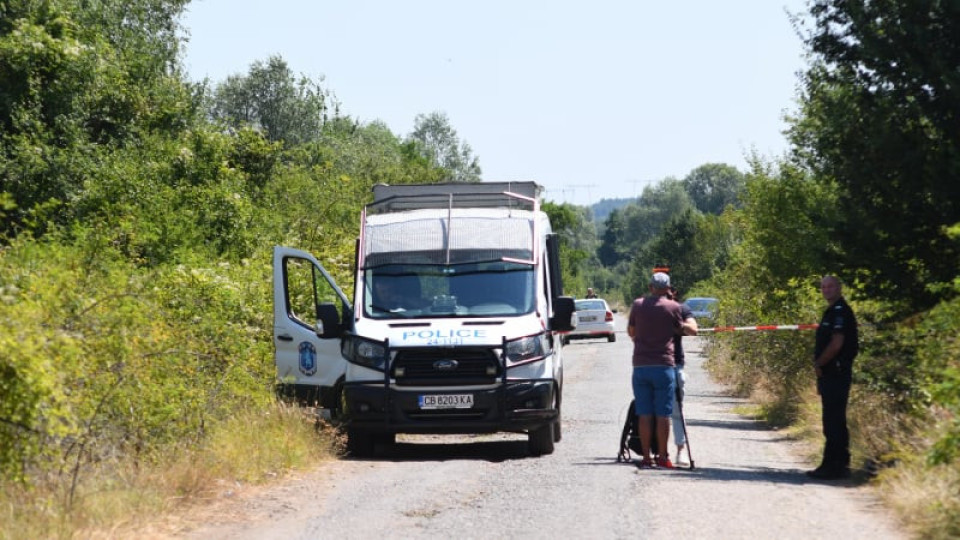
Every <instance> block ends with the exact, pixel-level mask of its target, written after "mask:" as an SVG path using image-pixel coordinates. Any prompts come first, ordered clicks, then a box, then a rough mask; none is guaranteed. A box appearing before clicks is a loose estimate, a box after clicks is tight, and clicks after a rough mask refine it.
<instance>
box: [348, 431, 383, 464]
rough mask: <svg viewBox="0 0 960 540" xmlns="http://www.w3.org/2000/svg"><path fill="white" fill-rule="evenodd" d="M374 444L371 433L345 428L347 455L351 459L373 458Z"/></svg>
mask: <svg viewBox="0 0 960 540" xmlns="http://www.w3.org/2000/svg"><path fill="white" fill-rule="evenodd" d="M375 442H376V441H375V438H374V436H373V434H372V433H370V432H366V431H360V430H357V429H350V428H347V454H348V455H350V456H351V457H357V458H364V457H371V456H373V451H374V444H375Z"/></svg>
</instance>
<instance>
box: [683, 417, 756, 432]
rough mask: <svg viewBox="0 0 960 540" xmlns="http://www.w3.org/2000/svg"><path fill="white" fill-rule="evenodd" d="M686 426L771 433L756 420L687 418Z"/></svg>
mask: <svg viewBox="0 0 960 540" xmlns="http://www.w3.org/2000/svg"><path fill="white" fill-rule="evenodd" d="M687 426H688V427H691V426H695V427H710V428H717V429H735V430H737V431H773V430H771V429H770V428H769V427H768V426H767V425H766V424H764V423H763V422H758V421H756V420H698V419H695V418H688V419H687Z"/></svg>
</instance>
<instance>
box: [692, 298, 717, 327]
mask: <svg viewBox="0 0 960 540" xmlns="http://www.w3.org/2000/svg"><path fill="white" fill-rule="evenodd" d="M683 303H684V304H686V305H687V307H688V308H690V311H691V312H693V318H695V319H697V322H698V323H700V324H708V325H712V324H714V323H715V322H716V319H717V305H718V304H719V303H720V301H719V300H717V299H716V298H711V297H695V298H687V299H686V300H685V301H684V302H683Z"/></svg>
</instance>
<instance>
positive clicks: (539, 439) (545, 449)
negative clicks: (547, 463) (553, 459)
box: [527, 422, 553, 456]
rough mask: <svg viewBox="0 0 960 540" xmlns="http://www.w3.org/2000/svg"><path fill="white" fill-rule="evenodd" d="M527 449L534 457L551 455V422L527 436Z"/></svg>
mask: <svg viewBox="0 0 960 540" xmlns="http://www.w3.org/2000/svg"><path fill="white" fill-rule="evenodd" d="M527 449H528V450H529V451H530V453H531V454H533V455H535V456H542V455H545V454H552V453H553V422H551V423H549V424H546V425H544V426H542V427H539V428H537V429H531V430H530V432H529V433H528V434H527Z"/></svg>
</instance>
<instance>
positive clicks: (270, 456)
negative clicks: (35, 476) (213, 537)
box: [0, 404, 339, 540]
mask: <svg viewBox="0 0 960 540" xmlns="http://www.w3.org/2000/svg"><path fill="white" fill-rule="evenodd" d="M324 426H325V425H324ZM338 451H339V442H338V440H337V437H336V434H335V432H334V430H333V429H332V428H329V427H318V424H317V423H316V421H315V419H314V416H313V415H311V414H309V410H307V409H299V408H296V407H290V406H285V405H282V404H277V405H275V406H272V407H269V408H267V409H265V410H258V411H254V410H251V411H246V412H243V413H241V414H238V415H237V416H236V417H234V418H232V419H230V420H228V421H226V422H223V423H222V424H220V425H218V426H216V427H215V428H213V429H212V430H211V433H210V436H209V437H208V439H207V440H206V441H205V442H204V443H203V444H202V445H198V446H194V447H191V446H188V445H182V446H181V447H180V448H174V449H169V450H167V451H166V452H165V453H164V454H163V455H157V456H154V457H153V458H152V459H149V460H147V459H141V460H140V461H139V462H133V461H132V460H128V461H116V462H113V463H103V462H101V463H99V464H97V465H96V467H95V469H94V468H91V469H89V470H86V471H84V472H83V475H82V477H81V481H80V482H79V483H78V484H77V487H76V489H75V491H74V493H73V496H72V497H70V485H69V484H70V481H69V480H68V479H66V478H65V476H62V477H60V478H59V481H55V480H51V481H49V482H46V483H43V484H37V485H33V486H21V485H0V523H2V526H0V539H2V540H8V539H9V540H14V539H23V538H64V539H66V538H120V537H128V536H127V533H130V532H131V531H136V530H138V529H140V528H143V527H147V526H148V525H149V524H151V523H154V522H157V521H159V520H162V519H163V516H164V515H165V514H169V513H173V512H181V511H184V510H186V509H189V508H191V507H194V506H197V505H200V504H203V503H204V502H206V501H209V500H211V499H213V498H216V497H218V496H219V495H220V494H222V493H224V492H228V491H230V490H231V489H235V488H236V487H237V486H242V485H257V484H263V483H266V482H269V481H271V480H274V479H277V478H279V477H282V476H283V475H284V474H286V473H288V472H290V471H292V470H304V469H309V468H312V467H315V466H316V465H317V464H319V463H323V462H327V461H330V460H333V459H335V458H336V456H337V452H338ZM121 531H125V532H121Z"/></svg>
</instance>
